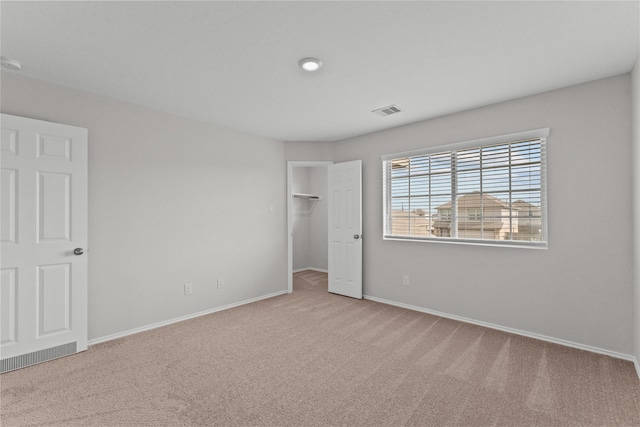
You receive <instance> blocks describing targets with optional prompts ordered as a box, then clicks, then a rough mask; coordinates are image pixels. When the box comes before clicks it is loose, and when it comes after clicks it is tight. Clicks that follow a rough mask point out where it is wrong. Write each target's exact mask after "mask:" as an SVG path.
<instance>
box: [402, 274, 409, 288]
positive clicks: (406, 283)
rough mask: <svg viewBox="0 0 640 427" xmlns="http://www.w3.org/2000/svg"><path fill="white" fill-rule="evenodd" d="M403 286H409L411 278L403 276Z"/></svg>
mask: <svg viewBox="0 0 640 427" xmlns="http://www.w3.org/2000/svg"><path fill="white" fill-rule="evenodd" d="M402 284H403V285H404V286H409V276H402Z"/></svg>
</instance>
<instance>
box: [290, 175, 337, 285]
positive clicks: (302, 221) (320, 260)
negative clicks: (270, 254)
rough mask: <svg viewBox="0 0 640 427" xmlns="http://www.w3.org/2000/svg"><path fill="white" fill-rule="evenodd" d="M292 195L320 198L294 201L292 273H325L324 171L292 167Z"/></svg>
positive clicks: (325, 197)
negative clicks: (306, 271) (308, 195)
mask: <svg viewBox="0 0 640 427" xmlns="http://www.w3.org/2000/svg"><path fill="white" fill-rule="evenodd" d="M291 186H292V192H293V193H302V194H312V195H315V196H319V197H320V199H319V200H309V199H302V198H293V200H292V207H291V214H292V224H291V225H292V232H293V241H292V243H293V271H294V272H296V271H301V270H308V269H312V270H319V271H327V268H328V259H327V240H328V238H327V236H328V230H327V168H326V167H294V168H293V170H292V181H291Z"/></svg>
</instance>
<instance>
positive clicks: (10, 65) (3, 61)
mask: <svg viewBox="0 0 640 427" xmlns="http://www.w3.org/2000/svg"><path fill="white" fill-rule="evenodd" d="M0 65H2V68H4V69H5V70H10V71H20V70H22V64H21V63H20V62H19V61H17V60H15V59H10V58H5V57H4V56H2V57H0Z"/></svg>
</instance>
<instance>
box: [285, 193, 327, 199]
mask: <svg viewBox="0 0 640 427" xmlns="http://www.w3.org/2000/svg"><path fill="white" fill-rule="evenodd" d="M291 197H293V198H294V199H306V200H320V199H321V197H320V196H316V195H315V194H304V193H291Z"/></svg>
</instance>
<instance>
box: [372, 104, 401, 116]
mask: <svg viewBox="0 0 640 427" xmlns="http://www.w3.org/2000/svg"><path fill="white" fill-rule="evenodd" d="M401 111H402V110H401V109H400V107H398V106H397V105H395V104H392V105H389V106H387V107H382V108H378V109H377V110H373V111H372V113H374V114H377V115H378V116H381V117H386V116H390V115H392V114H396V113H399V112H401Z"/></svg>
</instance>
